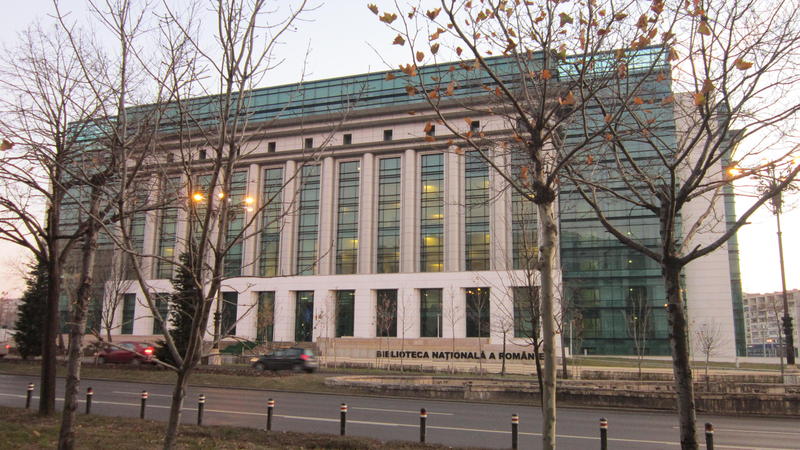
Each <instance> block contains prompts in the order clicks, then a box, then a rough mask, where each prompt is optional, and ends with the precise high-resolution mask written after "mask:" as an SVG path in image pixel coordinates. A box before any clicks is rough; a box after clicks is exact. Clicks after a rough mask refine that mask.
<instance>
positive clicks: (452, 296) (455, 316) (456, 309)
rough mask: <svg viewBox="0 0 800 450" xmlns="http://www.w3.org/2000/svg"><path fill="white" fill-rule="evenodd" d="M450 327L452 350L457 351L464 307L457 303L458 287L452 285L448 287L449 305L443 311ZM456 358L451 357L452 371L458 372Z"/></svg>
mask: <svg viewBox="0 0 800 450" xmlns="http://www.w3.org/2000/svg"><path fill="white" fill-rule="evenodd" d="M442 313H443V315H444V317H445V318H446V319H447V325H448V327H449V328H450V351H452V352H455V351H456V325H458V322H459V321H460V318H461V317H462V314H461V313H462V308H461V306H460V305H456V289H455V287H453V286H452V285H451V286H450V287H449V288H448V289H447V305H446V308H445V310H444V311H443V312H442ZM455 364H456V362H455V359H450V373H455V372H456V365H455Z"/></svg>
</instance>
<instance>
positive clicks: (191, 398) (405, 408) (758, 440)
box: [0, 375, 800, 449]
mask: <svg viewBox="0 0 800 450" xmlns="http://www.w3.org/2000/svg"><path fill="white" fill-rule="evenodd" d="M29 382H34V383H37V382H38V380H36V379H32V377H29V376H17V375H0V404H2V405H5V406H17V407H23V406H24V405H25V391H26V388H27V385H28V383H29ZM82 386H83V387H82V388H81V389H82V392H81V399H82V400H83V398H84V396H83V394H84V393H85V389H86V387H88V386H91V387H92V388H93V389H94V397H93V401H92V413H93V414H104V415H115V416H126V417H138V416H139V408H140V402H141V392H142V390H147V392H148V394H149V398H148V400H147V409H146V417H147V418H148V419H154V420H164V421H165V420H166V418H167V414H168V411H169V404H170V397H171V386H169V385H159V384H146V383H132V382H115V381H97V380H84V381H83V383H82ZM58 388H59V389H58V392H57V397H58V400H57V402H58V403H59V405H58V406H60V403H61V401H62V400H63V391H62V390H63V380H61V379H59V383H58ZM201 393H202V394H204V395H205V396H206V403H205V413H204V417H203V421H204V423H205V424H209V425H210V424H214V425H236V426H243V427H252V428H259V429H264V428H265V426H266V412H267V408H266V405H267V399H268V398H272V399H274V400H275V402H276V406H275V410H274V417H273V430H291V431H303V432H315V433H329V434H338V433H339V405H340V404H341V403H347V405H348V409H349V411H348V413H347V434H350V435H359V436H367V437H372V438H377V439H382V440H409V441H415V440H418V439H419V410H420V408H425V409H426V410H427V411H428V419H427V442H431V443H440V444H446V445H452V446H479V447H493V448H509V447H510V446H511V415H512V414H514V413H516V414H519V416H520V436H519V446H520V448H540V447H541V446H540V444H539V443H540V439H541V413H540V411H539V409H538V408H537V407H523V406H518V405H501V404H487V403H466V402H451V401H437V400H430V399H402V398H393V397H359V396H349V395H325V394H302V393H289V392H279V391H271V392H270V391H260V390H249V389H230V388H224V389H221V388H208V387H202V388H195V387H192V388H190V389H189V392H188V395H187V401H186V402H185V404H184V410H183V411H184V414H183V421H184V422H185V423H195V422H196V421H197V398H198V396H199V395H200V394H201ZM37 399H38V389H37V390H35V391H34V401H33V406H34V407H35V406H36V404H37V403H36V400H37ZM79 411H80V412H81V413H83V411H84V405H83V401H82V402H81V406H80V409H79ZM601 416H602V417H606V418H607V419H608V423H609V432H608V436H609V442H608V444H609V448H611V449H663V448H667V449H668V448H679V447H680V446H679V445H678V443H677V442H678V428H677V421H676V418H675V415H674V414H673V413H666V412H664V413H661V412H644V411H621V410H599V409H581V408H566V407H564V408H559V410H558V447H559V448H561V449H590V448H599V447H600V442H599V441H600V439H599V423H598V420H599V418H600V417H601ZM704 422H712V423H713V424H714V428H715V430H716V433H715V438H714V440H715V447H716V448H718V449H788V448H800V429H798V428H797V420H793V419H772V418H754V417H726V416H705V415H700V416H699V417H698V423H699V424H700V426H701V429H702V424H703V423H704ZM699 437H700V439H701V441H702V440H703V439H704V437H703V433H702V431H701V432H700V435H699Z"/></svg>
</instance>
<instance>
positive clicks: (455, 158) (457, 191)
mask: <svg viewBox="0 0 800 450" xmlns="http://www.w3.org/2000/svg"><path fill="white" fill-rule="evenodd" d="M444 160H445V163H444V169H445V204H444V208H445V209H444V211H445V212H444V222H445V223H444V245H445V248H444V271H445V272H458V271H460V270H462V267H463V266H464V263H463V261H464V257H463V255H464V245H463V242H464V233H463V226H462V224H463V220H464V196H463V191H464V190H463V189H462V186H463V180H464V177H463V173H464V157H463V156H461V155H459V154H457V153H456V152H447V153H445V155H444Z"/></svg>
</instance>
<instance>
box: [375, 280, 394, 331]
mask: <svg viewBox="0 0 800 450" xmlns="http://www.w3.org/2000/svg"><path fill="white" fill-rule="evenodd" d="M377 294H378V295H377V297H376V300H375V301H376V304H375V335H376V336H378V337H397V289H380V290H378V292H377Z"/></svg>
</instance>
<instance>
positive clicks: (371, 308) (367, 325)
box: [353, 288, 377, 338]
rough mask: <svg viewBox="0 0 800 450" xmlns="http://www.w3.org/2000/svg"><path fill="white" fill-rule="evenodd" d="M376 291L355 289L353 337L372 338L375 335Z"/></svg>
mask: <svg viewBox="0 0 800 450" xmlns="http://www.w3.org/2000/svg"><path fill="white" fill-rule="evenodd" d="M376 296H377V294H376V291H375V290H372V289H363V288H362V289H356V294H355V307H354V310H353V321H354V324H353V336H355V337H360V338H374V337H375V335H376V332H375V331H376V328H377V325H376V323H375V322H376V315H377V311H376V305H377V303H376Z"/></svg>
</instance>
